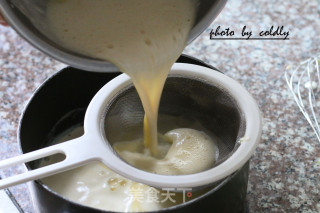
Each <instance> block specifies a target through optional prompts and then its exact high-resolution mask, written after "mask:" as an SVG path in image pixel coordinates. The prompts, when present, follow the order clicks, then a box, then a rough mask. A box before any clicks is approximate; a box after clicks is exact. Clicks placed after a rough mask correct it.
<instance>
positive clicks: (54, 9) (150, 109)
mask: <svg viewBox="0 0 320 213" xmlns="http://www.w3.org/2000/svg"><path fill="white" fill-rule="evenodd" d="M196 8H197V5H196V1H195V0H174V1H172V0H152V1H150V0H134V1H133V0H90V1H88V0H52V1H50V2H49V4H48V11H47V13H48V21H49V24H50V28H51V30H52V32H53V34H54V35H56V37H57V40H59V41H60V42H61V43H62V44H63V45H64V46H67V47H68V48H69V49H73V50H74V51H75V52H77V53H80V54H84V55H88V56H91V57H93V58H99V59H102V60H106V61H110V62H112V63H113V64H115V65H116V66H117V67H118V68H119V69H120V70H121V71H122V72H124V73H126V74H128V75H129V76H130V77H131V79H132V81H133V84H134V86H135V88H136V89H137V91H138V93H139V96H140V99H141V101H142V104H143V108H144V110H145V120H144V143H145V146H146V147H148V148H149V149H150V152H151V153H152V155H154V156H157V154H158V153H157V147H158V146H157V117H158V115H157V114H158V108H159V102H160V97H161V93H162V89H163V86H164V82H165V80H166V78H167V76H168V72H169V70H170V68H171V66H172V65H173V63H174V62H175V61H176V60H177V58H178V57H179V56H180V54H181V52H182V51H183V49H184V47H185V46H186V42H187V38H188V34H189V31H190V29H191V28H192V26H193V23H194V19H195V13H196Z"/></svg>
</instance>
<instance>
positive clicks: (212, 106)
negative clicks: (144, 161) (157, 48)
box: [104, 75, 245, 167]
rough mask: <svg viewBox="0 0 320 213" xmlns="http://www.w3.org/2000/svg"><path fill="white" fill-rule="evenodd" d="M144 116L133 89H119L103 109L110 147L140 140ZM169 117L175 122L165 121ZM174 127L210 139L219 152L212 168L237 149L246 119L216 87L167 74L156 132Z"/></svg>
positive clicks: (227, 96) (232, 100)
mask: <svg viewBox="0 0 320 213" xmlns="http://www.w3.org/2000/svg"><path fill="white" fill-rule="evenodd" d="M143 116H144V111H143V107H142V104H141V101H140V99H139V96H138V94H137V92H136V90H135V88H134V87H133V86H129V87H128V88H125V89H124V90H122V91H121V92H120V93H119V94H118V95H117V96H116V97H114V99H113V101H112V102H111V103H110V104H109V106H108V107H107V109H106V114H105V119H104V130H105V136H106V138H107V140H108V141H109V142H110V144H111V145H112V144H113V143H115V142H118V141H124V140H132V139H136V138H138V137H142V135H143ZM172 117H174V118H176V120H174V122H171V123H170V122H168V121H172V119H171V118H172ZM168 119H169V120H168ZM168 123H169V124H168ZM174 128H194V129H198V130H201V131H204V132H206V133H207V134H208V135H210V136H212V137H213V138H214V140H215V141H216V144H217V146H218V149H219V155H218V159H217V161H216V163H215V164H214V165H213V167H214V166H216V165H219V164H220V163H222V162H223V161H225V160H226V159H227V158H228V157H229V156H231V155H232V153H233V152H234V151H235V150H236V149H237V148H238V145H239V143H238V142H239V139H240V138H241V137H243V135H244V131H245V120H244V116H243V115H242V113H241V111H240V109H239V108H238V104H237V102H236V101H235V100H234V99H233V98H232V97H231V96H230V95H229V94H228V93H227V92H226V91H224V90H222V89H221V88H219V87H218V86H215V85H212V84H210V83H209V82H206V81H203V80H200V79H196V78H194V79H192V78H186V77H183V76H178V75H170V76H169V78H168V79H167V81H166V84H165V87H164V90H163V93H162V97H161V103H160V108H159V121H158V131H159V132H160V133H162V134H164V133H165V132H167V131H169V130H171V129H174Z"/></svg>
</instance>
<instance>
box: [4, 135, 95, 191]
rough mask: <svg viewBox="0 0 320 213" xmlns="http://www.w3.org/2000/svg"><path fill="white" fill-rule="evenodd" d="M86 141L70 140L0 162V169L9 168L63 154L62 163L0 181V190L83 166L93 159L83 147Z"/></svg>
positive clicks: (79, 139) (85, 147)
mask: <svg viewBox="0 0 320 213" xmlns="http://www.w3.org/2000/svg"><path fill="white" fill-rule="evenodd" d="M86 141H87V140H86V139H84V136H82V137H80V138H76V139H74V140H70V141H67V142H64V143H60V144H57V145H53V146H49V147H46V148H43V149H39V150H36V151H33V152H29V153H26V154H23V155H20V156H16V157H13V158H9V159H6V160H3V161H0V169H4V168H7V167H11V166H14V165H17V164H21V163H27V162H30V161H33V160H38V159H41V158H44V157H49V156H52V155H54V154H59V153H60V154H64V155H65V157H66V158H65V159H64V160H63V161H60V162H57V163H54V164H51V165H48V166H44V167H41V168H37V169H35V170H28V171H26V172H25V173H21V174H18V175H14V176H11V177H8V178H5V179H2V180H0V189H4V188H7V187H10V186H13V185H17V184H21V183H24V182H28V181H31V180H36V179H40V178H44V177H47V176H50V175H53V174H56V173H59V172H63V171H66V170H69V169H72V168H75V167H78V166H80V165H83V164H85V163H87V162H89V161H92V160H94V159H95V157H94V156H92V155H91V154H90V153H88V151H87V150H88V148H87V146H86V145H85V144H86Z"/></svg>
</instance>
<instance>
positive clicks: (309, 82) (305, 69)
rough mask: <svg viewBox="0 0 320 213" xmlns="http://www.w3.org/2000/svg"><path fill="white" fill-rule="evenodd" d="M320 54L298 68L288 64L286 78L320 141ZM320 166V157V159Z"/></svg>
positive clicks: (296, 100) (295, 98)
mask: <svg viewBox="0 0 320 213" xmlns="http://www.w3.org/2000/svg"><path fill="white" fill-rule="evenodd" d="M319 63H320V55H318V56H315V57H312V58H310V59H308V60H306V61H303V62H301V63H300V64H299V65H298V66H297V67H296V68H292V67H291V66H288V67H287V69H286V72H285V78H286V81H287V84H288V86H289V90H290V91H291V93H292V95H293V98H294V100H295V102H296V103H297V105H298V107H299V108H300V110H301V112H302V114H303V115H304V117H305V118H306V119H307V121H308V123H309V124H310V126H311V128H312V129H313V131H314V132H315V134H316V136H317V139H318V141H320V128H319V121H318V118H320V117H319V115H320V108H319V107H320V100H319V98H320V96H319V95H320V68H319ZM319 166H320V159H319Z"/></svg>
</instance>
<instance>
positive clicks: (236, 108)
mask: <svg viewBox="0 0 320 213" xmlns="http://www.w3.org/2000/svg"><path fill="white" fill-rule="evenodd" d="M160 112H161V113H162V114H169V115H174V116H189V117H190V116H191V117H192V118H194V119H196V120H198V121H200V122H201V124H202V125H204V126H205V127H206V129H207V130H209V131H212V132H214V134H215V135H216V136H217V137H218V138H220V140H219V141H220V142H219V143H218V148H219V159H218V161H217V163H216V164H215V165H213V166H212V168H211V169H208V170H206V171H203V172H200V173H196V174H190V175H176V176H173V175H172V176H170V175H159V174H152V173H149V172H146V171H142V170H139V169H137V168H135V167H133V166H131V165H129V164H128V163H126V162H125V161H123V160H122V159H121V158H120V157H119V156H118V155H117V153H116V152H115V151H114V150H113V148H112V144H113V142H115V141H116V140H117V138H116V137H117V136H114V135H117V134H114V132H115V131H119V133H120V132H121V133H128V134H129V133H130V131H132V129H136V127H137V126H140V127H142V121H143V114H144V113H143V109H142V106H141V103H140V102H139V97H138V95H137V94H136V91H135V89H134V88H133V86H132V82H131V80H130V78H129V77H128V76H127V75H125V74H122V75H120V76H118V77H116V78H115V79H113V80H111V81H110V82H109V83H108V84H106V85H105V86H104V87H103V88H102V89H101V90H100V91H99V92H98V93H97V94H96V95H95V96H94V98H93V99H92V101H91V102H90V104H89V107H88V109H87V111H86V114H85V120H84V131H85V133H84V135H83V136H82V137H80V138H77V139H74V140H71V141H67V142H64V143H61V144H57V145H53V146H50V147H47V148H43V149H40V150H37V151H33V152H30V153H27V154H24V155H20V156H17V157H14V158H11V159H7V160H4V161H1V162H0V168H5V167H9V166H13V165H15V164H18V163H26V162H30V161H33V160H37V159H40V158H44V157H47V156H51V155H54V154H58V153H61V154H64V155H65V156H66V158H65V159H64V160H63V161H61V162H58V163H55V164H52V165H48V166H45V167H41V168H38V169H35V170H30V171H27V172H25V173H22V174H19V175H16V176H12V177H9V178H6V179H2V180H0V189H2V188H6V187H9V186H12V185H15V184H19V183H23V182H26V181H30V180H35V179H39V178H43V177H46V176H50V175H53V174H56V173H59V172H62V171H66V170H69V169H72V168H75V167H78V166H81V165H84V164H86V163H88V162H90V161H101V162H102V163H104V164H105V165H106V166H108V167H109V168H110V169H112V170H113V171H115V172H116V173H118V174H120V175H122V176H124V177H126V178H128V179H131V180H133V181H136V182H139V183H144V184H146V185H149V186H154V187H156V188H200V187H203V186H207V185H210V184H213V183H214V182H216V181H219V180H221V179H223V178H225V177H227V176H228V175H230V174H232V173H233V172H235V171H237V170H238V169H239V168H241V167H242V166H243V165H244V164H245V163H246V162H247V161H248V160H249V158H250V156H251V155H252V153H253V151H254V150H255V148H256V146H257V145H258V142H259V139H260V135H261V116H260V112H259V109H258V107H257V104H256V103H255V101H254V100H253V98H252V97H251V96H250V94H249V93H248V92H247V91H246V90H245V89H244V88H243V87H242V86H241V85H240V84H239V83H237V82H235V81H234V80H232V79H231V78H229V77H227V76H225V75H223V74H221V73H219V72H216V71H214V70H211V69H209V68H205V67H201V66H197V65H191V64H179V63H177V64H175V65H174V66H173V67H172V70H171V72H170V75H169V78H168V80H167V83H166V85H165V88H164V91H163V95H162V99H161V104H160ZM111 133H112V134H111ZM109 135H113V136H112V137H109Z"/></svg>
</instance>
